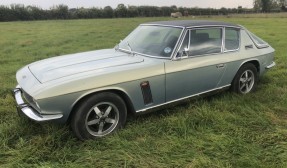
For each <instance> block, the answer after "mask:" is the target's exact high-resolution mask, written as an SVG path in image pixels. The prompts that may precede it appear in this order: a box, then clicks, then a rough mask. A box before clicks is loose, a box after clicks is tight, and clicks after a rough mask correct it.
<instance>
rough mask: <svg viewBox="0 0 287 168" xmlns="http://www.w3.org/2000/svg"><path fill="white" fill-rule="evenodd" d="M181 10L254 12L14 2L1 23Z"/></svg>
mask: <svg viewBox="0 0 287 168" xmlns="http://www.w3.org/2000/svg"><path fill="white" fill-rule="evenodd" d="M174 12H181V14H182V15H183V16H188V15H193V16H196V15H200V16H202V15H208V16H210V15H228V14H235V13H251V12H254V11H253V10H251V9H245V8H232V9H231V8H228V9H227V8H221V9H213V8H186V7H177V6H175V5H173V6H163V7H157V6H128V7H127V6H125V5H124V4H119V5H118V6H117V8H116V9H113V8H111V7H110V6H106V7H104V8H95V7H93V8H71V9H70V8H68V6H66V5H63V4H62V5H57V6H53V7H52V8H50V10H43V9H41V8H39V7H36V6H24V5H21V4H14V5H11V6H10V7H8V6H3V5H0V22H3V21H27V20H56V19H61V20H62V19H91V18H127V17H160V16H170V15H171V13H174Z"/></svg>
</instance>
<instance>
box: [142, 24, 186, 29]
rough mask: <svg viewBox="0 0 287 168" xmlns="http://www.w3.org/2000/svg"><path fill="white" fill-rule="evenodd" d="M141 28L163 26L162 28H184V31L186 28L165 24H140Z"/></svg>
mask: <svg viewBox="0 0 287 168" xmlns="http://www.w3.org/2000/svg"><path fill="white" fill-rule="evenodd" d="M140 26H161V27H174V28H182V29H184V28H185V27H184V26H174V25H164V24H148V23H143V24H140Z"/></svg>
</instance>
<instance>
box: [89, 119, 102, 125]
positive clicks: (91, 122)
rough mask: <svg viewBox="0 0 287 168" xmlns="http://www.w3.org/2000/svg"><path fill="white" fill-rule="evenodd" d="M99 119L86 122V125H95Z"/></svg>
mask: <svg viewBox="0 0 287 168" xmlns="http://www.w3.org/2000/svg"><path fill="white" fill-rule="evenodd" d="M99 121H100V120H99V119H94V120H91V121H89V122H88V125H95V124H98V123H99Z"/></svg>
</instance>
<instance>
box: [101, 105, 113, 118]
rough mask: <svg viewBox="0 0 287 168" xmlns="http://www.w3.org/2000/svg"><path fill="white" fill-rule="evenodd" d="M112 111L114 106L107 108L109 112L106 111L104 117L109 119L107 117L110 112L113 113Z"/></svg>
mask: <svg viewBox="0 0 287 168" xmlns="http://www.w3.org/2000/svg"><path fill="white" fill-rule="evenodd" d="M112 109H113V108H112V106H109V107H108V108H107V110H106V111H105V113H104V115H103V117H107V116H108V115H109V114H110V112H111V111H112Z"/></svg>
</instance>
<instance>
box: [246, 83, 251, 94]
mask: <svg viewBox="0 0 287 168" xmlns="http://www.w3.org/2000/svg"><path fill="white" fill-rule="evenodd" d="M245 86H246V92H249V88H250V86H249V85H248V83H246V84H245Z"/></svg>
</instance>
